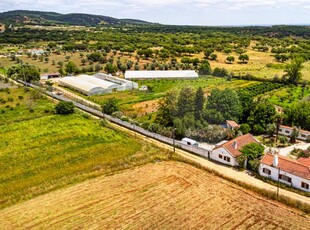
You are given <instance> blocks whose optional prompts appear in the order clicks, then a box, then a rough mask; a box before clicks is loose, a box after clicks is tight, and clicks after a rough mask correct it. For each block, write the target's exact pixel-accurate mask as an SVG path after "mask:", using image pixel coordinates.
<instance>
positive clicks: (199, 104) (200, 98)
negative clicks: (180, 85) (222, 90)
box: [195, 87, 205, 120]
mask: <svg viewBox="0 0 310 230" xmlns="http://www.w3.org/2000/svg"><path fill="white" fill-rule="evenodd" d="M204 102H205V97H204V95H203V90H202V88H201V87H199V88H198V90H197V91H196V95H195V118H196V119H197V120H200V119H201V116H202V111H203V105H204Z"/></svg>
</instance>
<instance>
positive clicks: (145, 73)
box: [125, 70, 198, 80]
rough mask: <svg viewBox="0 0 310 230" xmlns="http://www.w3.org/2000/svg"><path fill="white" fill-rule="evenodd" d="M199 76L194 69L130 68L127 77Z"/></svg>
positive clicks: (179, 77)
mask: <svg viewBox="0 0 310 230" xmlns="http://www.w3.org/2000/svg"><path fill="white" fill-rule="evenodd" d="M193 78H198V74H197V73H196V72H195V71H194V70H167V71H165V70H139V71H134V70H128V71H126V72H125V79H132V80H133V79H193Z"/></svg>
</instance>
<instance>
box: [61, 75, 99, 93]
mask: <svg viewBox="0 0 310 230" xmlns="http://www.w3.org/2000/svg"><path fill="white" fill-rule="evenodd" d="M59 84H60V85H63V86H66V87H68V88H71V89H75V90H77V91H79V92H81V93H83V94H85V95H95V94H103V93H105V90H104V88H102V87H100V86H97V85H94V84H92V83H89V82H87V81H83V80H80V79H78V78H77V77H64V78H61V79H60V80H59Z"/></svg>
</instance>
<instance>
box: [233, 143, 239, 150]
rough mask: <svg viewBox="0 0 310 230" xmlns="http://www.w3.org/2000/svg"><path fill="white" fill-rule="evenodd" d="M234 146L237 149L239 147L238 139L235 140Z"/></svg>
mask: <svg viewBox="0 0 310 230" xmlns="http://www.w3.org/2000/svg"><path fill="white" fill-rule="evenodd" d="M233 147H234V148H235V149H237V148H238V144H237V141H234V144H233Z"/></svg>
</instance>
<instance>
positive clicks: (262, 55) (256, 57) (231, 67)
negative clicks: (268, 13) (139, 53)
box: [0, 41, 310, 80]
mask: <svg viewBox="0 0 310 230" xmlns="http://www.w3.org/2000/svg"><path fill="white" fill-rule="evenodd" d="M255 43H256V42H255V41H252V42H251V45H250V46H249V47H248V48H247V49H246V53H247V54H248V55H249V58H250V60H249V62H248V63H247V64H243V63H240V62H239V60H238V57H239V54H237V53H234V52H232V53H230V54H225V53H223V52H215V53H216V54H217V56H218V58H217V60H216V61H211V60H210V64H211V67H212V69H214V68H215V67H220V68H225V69H227V70H228V71H229V72H234V74H236V75H238V74H242V75H245V74H252V75H254V76H256V77H260V78H273V77H274V76H275V75H278V76H279V77H281V76H283V74H284V67H285V64H286V63H289V61H287V62H285V63H279V62H276V61H275V58H274V54H273V53H271V52H270V51H268V52H259V51H256V50H253V49H252V48H251V47H252V46H254V45H255ZM12 49H13V48H12ZM156 49H158V47H157V48H156ZM1 51H2V52H4V51H5V49H3V50H1ZM83 54H84V57H83V58H86V55H87V54H88V53H86V52H84V53H83ZM66 56H70V60H72V61H74V62H75V63H76V64H77V65H78V66H79V67H80V68H82V67H84V66H83V65H82V63H81V59H82V57H80V53H78V52H77V53H70V52H67V53H66V54H64V53H62V54H61V55H57V54H53V53H52V54H51V55H50V56H49V61H48V62H45V61H40V60H39V59H37V60H34V59H32V58H28V57H26V56H22V57H20V58H21V59H22V60H23V61H24V62H25V63H26V62H28V63H30V64H34V65H37V66H38V67H39V68H40V69H41V72H42V73H44V72H49V73H51V72H57V71H58V65H57V63H58V62H59V61H63V62H64V64H66V58H65V57H66ZM111 56H113V54H112V52H110V53H109V54H108V57H111ZM135 56H136V53H134V54H132V55H131V56H129V55H127V54H124V55H120V53H119V52H118V53H117V54H116V55H115V56H114V64H115V65H116V62H117V59H118V58H120V60H121V61H122V62H123V63H125V62H127V61H128V60H131V61H132V62H133V63H135V62H136V61H137V60H136V58H135ZM228 56H234V57H235V62H234V63H233V64H229V63H227V62H226V58H227V57H228ZM191 58H199V59H200V60H202V59H203V58H204V54H203V53H199V54H194V55H192V56H191ZM177 59H178V61H181V57H179V58H177ZM53 60H54V61H55V63H56V64H55V65H52V63H53ZM151 62H152V58H150V59H148V60H143V59H140V61H139V66H140V69H141V70H143V65H144V64H145V63H151ZM15 63H16V62H14V61H11V60H10V59H9V58H5V57H3V58H0V66H2V67H5V68H8V67H9V66H11V65H12V64H15ZM95 64H96V63H94V65H95ZM267 64H273V67H267ZM87 66H89V64H88V63H86V65H85V67H87ZM101 66H102V67H103V66H104V65H102V64H101ZM132 68H133V67H132ZM302 74H303V79H305V80H310V61H308V62H306V63H304V68H303V69H302Z"/></svg>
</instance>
